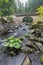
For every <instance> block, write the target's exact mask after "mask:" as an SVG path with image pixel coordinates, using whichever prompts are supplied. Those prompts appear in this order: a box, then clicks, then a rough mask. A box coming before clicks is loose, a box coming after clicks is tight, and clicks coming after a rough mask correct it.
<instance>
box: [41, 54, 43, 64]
mask: <svg viewBox="0 0 43 65" xmlns="http://www.w3.org/2000/svg"><path fill="white" fill-rule="evenodd" d="M40 61H41V63H43V55H42V56H41V57H40Z"/></svg>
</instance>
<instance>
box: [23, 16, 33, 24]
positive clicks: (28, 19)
mask: <svg viewBox="0 0 43 65" xmlns="http://www.w3.org/2000/svg"><path fill="white" fill-rule="evenodd" d="M32 21H33V19H32V18H31V17H24V18H23V22H29V23H31V22H32Z"/></svg>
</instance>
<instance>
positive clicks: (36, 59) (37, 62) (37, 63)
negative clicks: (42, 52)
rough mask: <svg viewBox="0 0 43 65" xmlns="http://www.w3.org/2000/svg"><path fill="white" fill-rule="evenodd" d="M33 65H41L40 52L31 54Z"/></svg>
mask: <svg viewBox="0 0 43 65" xmlns="http://www.w3.org/2000/svg"><path fill="white" fill-rule="evenodd" d="M29 58H30V60H31V63H32V65H41V62H40V57H39V54H36V53H35V54H29Z"/></svg>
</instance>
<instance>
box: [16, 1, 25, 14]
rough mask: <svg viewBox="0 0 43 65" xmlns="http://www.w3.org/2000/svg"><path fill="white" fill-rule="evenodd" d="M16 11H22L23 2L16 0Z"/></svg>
mask: <svg viewBox="0 0 43 65" xmlns="http://www.w3.org/2000/svg"><path fill="white" fill-rule="evenodd" d="M16 3H17V13H18V14H19V13H24V4H23V3H21V1H20V0H17V2H16Z"/></svg>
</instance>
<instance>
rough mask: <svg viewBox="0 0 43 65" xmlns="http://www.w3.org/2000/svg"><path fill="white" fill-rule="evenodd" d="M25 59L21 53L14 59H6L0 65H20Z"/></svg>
mask: <svg viewBox="0 0 43 65" xmlns="http://www.w3.org/2000/svg"><path fill="white" fill-rule="evenodd" d="M25 58H26V55H25V54H23V53H21V54H19V55H17V56H14V57H6V58H4V60H3V61H0V65H21V64H22V63H23V61H24V59H25Z"/></svg>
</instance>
